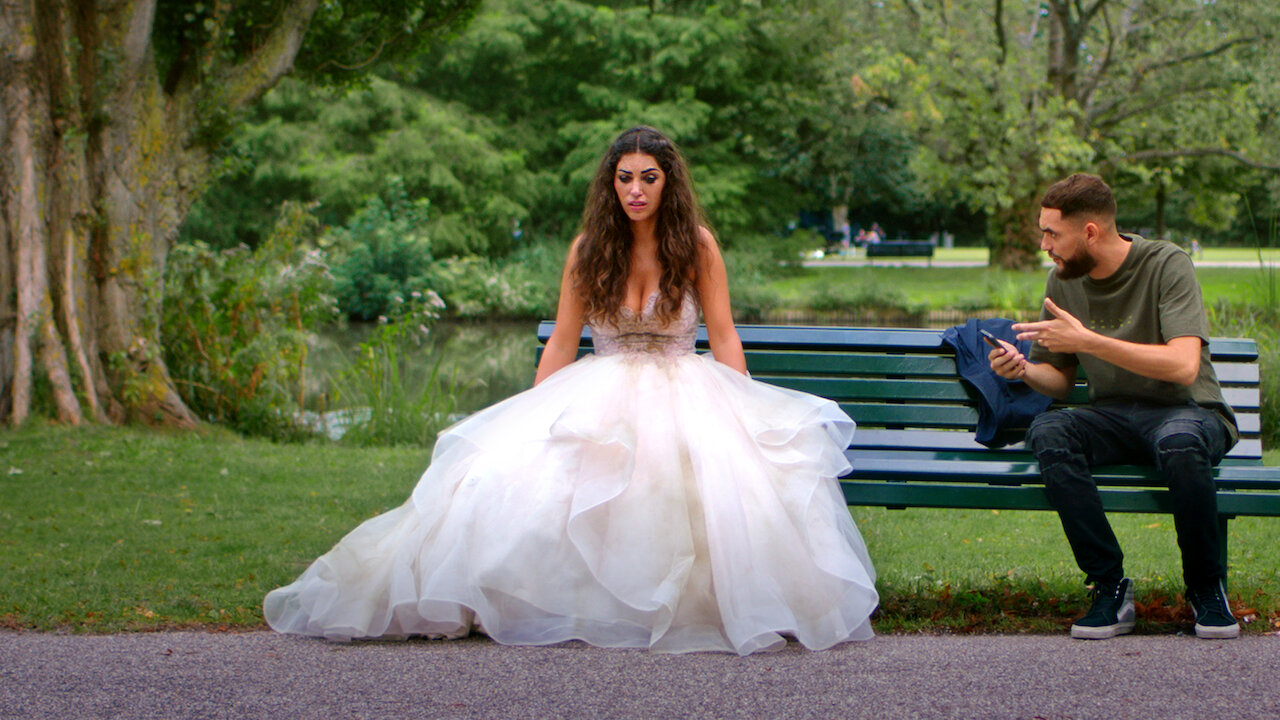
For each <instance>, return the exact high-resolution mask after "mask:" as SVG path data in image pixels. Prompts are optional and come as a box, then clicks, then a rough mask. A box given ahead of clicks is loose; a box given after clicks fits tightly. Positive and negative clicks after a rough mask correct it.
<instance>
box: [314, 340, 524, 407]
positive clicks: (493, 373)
mask: <svg viewBox="0 0 1280 720" xmlns="http://www.w3.org/2000/svg"><path fill="white" fill-rule="evenodd" d="M372 329H373V325H372V324H368V323H361V324H355V323H353V324H352V325H351V326H350V327H346V328H331V329H329V330H327V331H325V332H323V333H321V334H320V336H319V337H317V338H316V340H315V342H314V343H313V344H312V347H311V350H310V355H309V357H308V362H307V366H308V378H307V395H308V402H307V404H308V407H309V409H312V410H322V411H323V410H332V409H336V408H337V407H340V406H341V405H342V403H341V402H340V401H339V402H337V403H335V402H334V400H333V384H332V381H333V378H334V377H335V376H336V375H338V374H340V373H341V372H342V370H343V369H344V368H346V367H349V366H350V365H351V362H352V360H353V358H354V357H355V354H356V349H357V348H358V346H359V345H360V342H361V341H363V340H364V339H365V338H366V337H367V336H368V335H369V332H370V330H372ZM537 347H538V339H537V322H535V321H524V322H446V321H441V322H439V323H437V324H436V325H435V327H433V328H432V329H431V334H430V336H429V337H428V340H427V342H425V343H424V344H423V345H422V346H421V347H420V348H419V349H418V351H417V354H416V355H410V356H408V357H405V358H402V360H403V364H402V370H401V372H402V373H403V374H404V377H405V387H406V389H407V390H408V391H409V392H421V390H422V389H423V388H424V387H426V385H427V382H428V380H429V378H430V377H431V372H432V369H433V368H435V367H436V363H437V362H439V367H440V374H441V376H442V377H443V378H444V383H443V385H444V386H445V387H448V386H449V385H453V384H456V387H457V390H458V407H457V411H458V412H459V413H462V414H469V413H473V412H475V411H477V410H480V409H482V408H485V407H488V406H489V405H492V404H494V403H496V402H498V401H500V400H504V399H506V398H508V397H510V396H512V395H514V394H516V393H518V392H521V391H523V390H527V389H529V387H531V386H532V385H533V374H534V370H535V369H536V368H535V362H534V352H535V350H536V349H537Z"/></svg>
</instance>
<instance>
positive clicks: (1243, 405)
mask: <svg viewBox="0 0 1280 720" xmlns="http://www.w3.org/2000/svg"><path fill="white" fill-rule="evenodd" d="M553 327H554V324H553V323H551V322H543V323H542V324H541V325H540V326H539V327H538V339H539V341H540V342H542V343H545V342H546V341H547V339H548V338H549V337H550V335H551V330H552V328H553ZM738 334H739V336H740V337H741V338H742V344H743V348H744V349H745V350H746V355H747V367H748V369H749V370H750V371H751V375H752V377H754V378H755V379H756V380H760V381H762V382H767V383H772V384H774V385H779V386H782V387H787V388H792V389H795V390H801V391H804V392H807V393H812V394H814V395H820V396H822V397H826V398H830V399H831V400H834V401H836V402H838V403H839V404H840V407H841V408H843V409H844V411H845V412H847V413H848V414H849V416H850V417H852V418H853V419H854V420H855V421H856V422H857V423H858V430H857V432H856V433H855V434H854V438H853V442H852V444H851V445H850V447H849V448H848V450H847V451H846V455H847V457H848V458H849V463H850V465H852V466H853V470H852V471H851V472H850V473H849V474H847V475H846V476H844V477H843V478H841V486H842V488H843V490H844V495H845V499H846V500H847V501H848V503H849V504H850V505H865V506H882V507H887V508H909V507H910V508H969V509H990V510H1051V509H1052V508H1051V507H1050V505H1049V503H1048V500H1047V499H1046V498H1045V495H1044V486H1043V484H1042V483H1041V481H1040V473H1039V469H1038V467H1037V464H1036V461H1035V458H1034V457H1033V456H1032V455H1031V453H1030V452H1029V451H1028V450H1027V449H1026V448H1025V447H1024V446H1023V445H1022V443H1018V444H1016V445H1011V446H1006V447H1004V448H1000V449H995V450H993V449H990V448H987V447H985V446H983V445H980V444H979V443H978V442H977V441H975V440H974V432H975V429H976V426H977V420H978V411H977V407H978V403H979V402H980V401H979V396H978V394H977V391H975V390H974V389H972V388H971V387H969V386H968V385H967V384H966V383H964V382H962V381H961V380H960V378H959V376H958V375H957V374H956V363H955V356H954V353H953V351H952V348H951V346H950V345H948V344H946V343H944V342H943V341H942V331H940V330H921V329H888V328H842V327H796V326H763V325H739V326H738ZM698 345H699V348H703V349H705V348H706V332H705V329H699V333H698ZM1209 347H1210V353H1211V356H1212V358H1213V363H1214V368H1215V370H1216V371H1217V373H1218V379H1219V381H1220V382H1221V383H1222V389H1223V394H1224V396H1225V399H1226V400H1227V402H1228V403H1230V404H1231V406H1232V408H1233V409H1234V410H1235V412H1236V418H1237V421H1238V422H1239V424H1240V436H1241V437H1240V442H1239V443H1238V444H1237V445H1236V446H1235V447H1234V448H1233V449H1232V450H1231V452H1230V453H1229V454H1228V456H1227V458H1226V459H1224V460H1223V462H1222V463H1221V464H1220V465H1219V467H1218V468H1216V469H1215V474H1216V479H1217V485H1218V518H1219V524H1218V525H1219V531H1220V532H1221V534H1222V538H1223V543H1222V552H1223V559H1224V562H1225V559H1226V552H1227V543H1226V537H1227V522H1228V521H1229V520H1230V519H1231V518H1233V517H1236V516H1237V515H1260V516H1280V467H1275V466H1270V467H1268V466H1264V465H1263V464H1262V441H1261V440H1260V439H1259V432H1260V430H1261V417H1260V414H1259V386H1258V383H1259V371H1258V353H1257V346H1256V344H1255V343H1254V341H1253V340H1250V339H1247V338H1214V339H1213V340H1212V341H1211V342H1210V346H1209ZM589 348H590V341H589V339H587V333H585V332H584V334H583V341H582V345H581V347H580V350H581V352H582V353H584V354H585V353H586V352H589ZM1087 400H1088V398H1087V390H1086V388H1085V386H1084V384H1083V383H1081V384H1080V385H1079V386H1077V387H1076V389H1075V391H1074V392H1073V393H1072V395H1071V397H1069V398H1068V399H1067V400H1066V401H1065V402H1064V403H1059V406H1061V405H1064V404H1081V403H1085V402H1087ZM1095 477H1096V478H1097V480H1098V484H1099V486H1100V492H1101V496H1102V504H1103V506H1104V507H1105V508H1106V509H1107V510H1108V511H1110V512H1129V513H1168V512H1171V505H1170V502H1169V492H1168V490H1166V489H1165V488H1164V486H1163V483H1162V482H1161V481H1160V480H1159V478H1157V477H1156V476H1155V474H1154V472H1153V470H1152V469H1151V468H1149V467H1142V466H1110V467H1104V468H1098V469H1097V470H1096V472H1095Z"/></svg>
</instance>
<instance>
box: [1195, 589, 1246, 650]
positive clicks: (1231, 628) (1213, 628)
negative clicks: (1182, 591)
mask: <svg viewBox="0 0 1280 720" xmlns="http://www.w3.org/2000/svg"><path fill="white" fill-rule="evenodd" d="M1187 599H1188V600H1190V601H1191V608H1192V609H1193V610H1195V611H1196V637H1198V638H1205V639H1208V640H1226V639H1230V638H1234V637H1240V623H1238V622H1236V618H1235V616H1234V615H1232V614H1231V603H1229V602H1228V601H1227V589H1226V588H1224V587H1222V581H1221V580H1217V581H1215V582H1214V583H1213V584H1211V585H1202V586H1200V587H1198V588H1195V589H1192V588H1187Z"/></svg>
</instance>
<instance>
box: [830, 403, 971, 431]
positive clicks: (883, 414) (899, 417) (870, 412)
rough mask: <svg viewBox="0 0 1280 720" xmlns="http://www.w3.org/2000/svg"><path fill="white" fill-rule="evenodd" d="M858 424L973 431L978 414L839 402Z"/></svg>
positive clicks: (966, 409) (955, 407)
mask: <svg viewBox="0 0 1280 720" xmlns="http://www.w3.org/2000/svg"><path fill="white" fill-rule="evenodd" d="M839 405H840V409H841V410H844V411H845V413H846V414H848V416H849V417H851V418H853V420H854V422H856V423H858V424H859V425H878V426H887V427H899V428H910V427H918V428H956V429H961V430H965V429H967V430H972V429H973V427H974V425H975V424H976V423H977V422H978V411H977V410H975V409H973V408H971V407H966V406H964V405H920V404H917V405H890V404H888V403H852V402H842V403H839Z"/></svg>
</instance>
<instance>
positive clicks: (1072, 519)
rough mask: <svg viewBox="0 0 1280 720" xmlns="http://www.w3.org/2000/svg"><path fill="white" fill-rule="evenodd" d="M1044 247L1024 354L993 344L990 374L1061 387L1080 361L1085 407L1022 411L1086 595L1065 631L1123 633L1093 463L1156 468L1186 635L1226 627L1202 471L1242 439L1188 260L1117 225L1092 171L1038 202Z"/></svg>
mask: <svg viewBox="0 0 1280 720" xmlns="http://www.w3.org/2000/svg"><path fill="white" fill-rule="evenodd" d="M1040 205H1041V210H1040V231H1041V233H1042V234H1041V239H1040V248H1041V249H1042V250H1044V251H1045V252H1046V253H1048V255H1049V257H1050V258H1051V259H1052V260H1053V263H1054V269H1053V271H1051V273H1050V275H1049V279H1048V282H1047V284H1046V287H1045V299H1044V307H1043V309H1042V310H1041V312H1040V320H1039V321H1037V322H1031V323H1018V324H1015V325H1014V326H1013V329H1014V330H1015V331H1017V332H1018V339H1020V340H1022V339H1029V340H1032V341H1033V346H1032V350H1031V353H1030V358H1029V359H1028V358H1027V357H1024V356H1023V355H1022V354H1021V353H1019V352H1018V351H1017V349H1016V348H1015V347H1014V346H1013V345H1010V344H1008V343H1004V344H1002V345H1003V347H1002V348H1000V349H995V350H992V351H991V353H990V355H989V359H990V361H991V368H992V370H994V371H995V372H996V374H998V375H1000V376H1001V377H1004V378H1008V379H1017V380H1023V381H1025V382H1026V383H1027V384H1028V385H1030V386H1031V387H1032V388H1034V389H1036V390H1038V391H1040V392H1042V393H1044V394H1046V395H1049V396H1051V397H1055V398H1059V399H1061V398H1065V397H1066V396H1067V395H1068V393H1070V391H1071V389H1072V388H1073V387H1074V385H1075V382H1076V376H1077V372H1078V371H1079V369H1080V368H1083V369H1084V371H1085V377H1086V378H1087V380H1088V384H1089V399H1090V404H1089V405H1086V406H1081V407H1072V408H1065V409H1058V410H1051V411H1049V412H1046V413H1044V414H1042V415H1040V416H1038V417H1037V418H1036V419H1035V421H1033V422H1032V424H1031V428H1030V430H1029V431H1028V433H1027V446H1028V447H1029V448H1030V449H1031V450H1032V452H1033V453H1034V454H1035V456H1036V460H1037V461H1038V462H1039V464H1040V473H1041V476H1042V477H1043V479H1044V485H1045V494H1046V495H1047V496H1048V498H1049V502H1050V503H1051V504H1052V505H1053V506H1054V508H1055V509H1056V510H1057V511H1058V517H1059V518H1060V519H1061V521H1062V527H1063V530H1064V531H1065V533H1066V536H1067V541H1068V542H1069V543H1070V545H1071V550H1072V552H1073V553H1074V554H1075V559H1076V563H1077V564H1078V565H1079V566H1080V569H1081V570H1083V571H1084V573H1085V574H1086V575H1087V579H1088V582H1089V583H1090V584H1091V585H1092V591H1091V592H1092V596H1093V600H1092V605H1091V607H1090V609H1089V611H1088V613H1086V614H1085V615H1084V616H1083V617H1081V618H1080V619H1078V620H1076V621H1075V623H1074V624H1073V625H1072V626H1071V636H1072V637H1076V638H1083V639H1102V638H1109V637H1114V636H1115V635H1119V634H1122V633H1127V632H1131V631H1132V630H1133V626H1134V605H1133V581H1132V580H1131V579H1130V578H1127V577H1125V573H1124V553H1123V552H1122V551H1121V549H1120V543H1119V542H1118V541H1117V540H1116V536H1115V533H1114V532H1112V529H1111V524H1110V523H1109V522H1108V521H1107V517H1106V514H1105V513H1104V511H1103V509H1102V502H1101V499H1100V498H1099V495H1098V486H1097V483H1096V482H1095V481H1094V479H1093V475H1092V468H1094V467H1095V466H1098V465H1109V464H1117V463H1126V464H1147V465H1154V466H1155V468H1156V470H1157V472H1158V474H1159V476H1160V477H1161V478H1162V479H1163V481H1164V482H1165V483H1166V484H1167V485H1168V487H1169V490H1170V495H1171V499H1172V504H1173V520H1174V526H1175V528H1176V530H1177V535H1178V546H1179V548H1180V549H1181V551H1182V571H1183V580H1184V581H1185V582H1186V586H1187V595H1186V597H1187V599H1188V600H1189V601H1190V603H1191V605H1192V608H1193V609H1194V610H1195V616H1196V625H1195V631H1196V635H1197V636H1198V637H1201V638H1233V637H1237V636H1238V635H1239V634H1240V625H1239V624H1238V623H1237V622H1236V619H1235V617H1233V616H1232V614H1231V608H1230V604H1229V602H1228V600H1227V594H1226V588H1225V584H1224V580H1225V578H1226V567H1225V566H1224V564H1223V562H1222V559H1221V547H1222V546H1221V542H1222V541H1221V538H1220V537H1219V535H1218V523H1217V499H1216V495H1215V487H1214V480H1213V474H1212V472H1213V471H1212V469H1213V467H1214V466H1215V465H1217V464H1218V462H1219V461H1221V460H1222V457H1223V456H1224V455H1225V454H1226V453H1227V451H1228V450H1230V449H1231V447H1232V446H1234V445H1235V443H1236V441H1237V440H1238V439H1239V431H1238V430H1237V427H1236V421H1235V415H1234V414H1233V413H1232V411H1231V408H1230V407H1229V406H1228V405H1227V403H1226V402H1225V401H1224V400H1223V399H1222V390H1221V388H1220V386H1219V384H1218V379H1217V376H1216V374H1215V373H1214V371H1213V365H1212V364H1211V363H1210V361H1209V348H1208V345H1209V336H1208V321H1207V319H1206V318H1205V312H1204V304H1203V301H1202V300H1201V297H1200V285H1199V283H1198V282H1197V280H1196V276H1195V271H1194V269H1193V268H1192V263H1191V259H1190V258H1189V257H1188V256H1187V254H1186V253H1185V252H1183V251H1182V250H1181V249H1180V248H1178V247H1177V246H1175V245H1173V244H1172V243H1168V242H1154V241H1150V240H1146V239H1144V238H1141V237H1138V236H1136V235H1129V234H1121V233H1120V232H1119V231H1118V230H1117V229H1116V203H1115V198H1114V197H1113V196H1112V193H1111V188H1110V187H1108V186H1107V184H1106V183H1105V182H1103V181H1102V179H1101V178H1098V177H1096V176H1093V175H1086V174H1076V175H1072V176H1071V177H1068V178H1066V179H1065V180H1061V181H1059V182H1057V183H1055V184H1054V185H1052V186H1051V187H1050V188H1049V189H1048V190H1047V191H1046V192H1045V195H1044V197H1043V199H1042V200H1041V202H1040Z"/></svg>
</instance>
